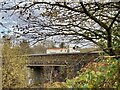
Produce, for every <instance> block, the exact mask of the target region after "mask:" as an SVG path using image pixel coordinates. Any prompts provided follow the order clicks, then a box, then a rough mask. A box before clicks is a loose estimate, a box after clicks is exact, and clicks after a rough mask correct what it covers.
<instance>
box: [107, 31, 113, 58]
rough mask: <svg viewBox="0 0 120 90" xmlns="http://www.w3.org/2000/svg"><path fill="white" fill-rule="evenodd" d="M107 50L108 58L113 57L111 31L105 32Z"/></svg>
mask: <svg viewBox="0 0 120 90" xmlns="http://www.w3.org/2000/svg"><path fill="white" fill-rule="evenodd" d="M107 34H108V35H107V48H108V53H109V55H110V56H112V55H114V54H115V53H114V51H113V47H112V31H111V29H109V30H107Z"/></svg>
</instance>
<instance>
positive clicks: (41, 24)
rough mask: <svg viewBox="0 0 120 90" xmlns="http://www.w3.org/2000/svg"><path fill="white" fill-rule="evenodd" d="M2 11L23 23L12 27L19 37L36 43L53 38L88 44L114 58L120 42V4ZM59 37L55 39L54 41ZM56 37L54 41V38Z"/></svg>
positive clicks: (23, 5) (26, 5)
mask: <svg viewBox="0 0 120 90" xmlns="http://www.w3.org/2000/svg"><path fill="white" fill-rule="evenodd" d="M5 5H6V2H5V3H4V4H3V6H2V8H1V10H2V11H9V10H11V11H13V13H12V15H14V14H16V13H17V14H18V17H19V18H20V19H21V20H23V21H24V22H26V24H25V25H22V26H21V24H19V25H16V26H14V32H15V33H17V34H19V36H20V37H21V36H23V35H24V36H28V35H29V37H30V38H31V39H33V40H36V41H37V42H38V41H41V40H44V39H48V38H51V37H55V39H57V40H59V39H60V38H63V39H65V41H71V42H79V43H80V42H81V41H83V40H87V41H90V42H92V43H94V44H96V45H97V46H99V47H100V48H101V49H102V50H103V51H104V52H106V53H107V54H109V55H115V54H117V53H116V51H117V50H118V49H119V46H120V44H119V42H120V25H119V22H120V19H119V18H120V15H119V13H120V2H104V3H100V2H82V1H81V2H54V1H53V2H38V1H34V2H32V1H29V2H24V1H22V2H18V3H17V4H15V5H12V6H11V7H5ZM58 36H59V37H58ZM56 37H57V38H56Z"/></svg>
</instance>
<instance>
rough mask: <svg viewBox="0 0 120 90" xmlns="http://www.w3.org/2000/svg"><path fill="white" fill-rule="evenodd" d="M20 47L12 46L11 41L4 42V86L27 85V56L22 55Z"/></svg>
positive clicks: (17, 86) (16, 86)
mask: <svg viewBox="0 0 120 90" xmlns="http://www.w3.org/2000/svg"><path fill="white" fill-rule="evenodd" d="M20 53H21V52H20V47H18V46H16V47H12V44H11V43H10V42H9V43H8V42H6V43H4V46H3V50H2V55H3V67H2V73H3V75H2V85H3V88H14V87H15V88H19V87H25V86H26V85H27V82H26V78H27V77H26V75H27V68H26V59H27V57H26V56H25V57H23V56H20V55H21V54H20Z"/></svg>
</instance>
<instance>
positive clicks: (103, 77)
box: [47, 59, 120, 89]
mask: <svg viewBox="0 0 120 90" xmlns="http://www.w3.org/2000/svg"><path fill="white" fill-rule="evenodd" d="M78 73H79V76H76V77H75V78H73V79H66V82H62V83H58V82H55V83H53V84H47V86H50V87H52V88H58V87H59V88H118V89H120V87H119V83H118V78H119V77H118V60H116V59H107V60H101V61H99V62H91V63H89V64H88V65H87V66H86V67H84V68H82V69H81V70H80V71H79V72H78Z"/></svg>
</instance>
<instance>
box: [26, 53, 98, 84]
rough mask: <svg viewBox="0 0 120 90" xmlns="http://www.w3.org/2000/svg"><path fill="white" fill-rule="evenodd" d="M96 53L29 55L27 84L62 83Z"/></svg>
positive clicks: (92, 58) (96, 54)
mask: <svg viewBox="0 0 120 90" xmlns="http://www.w3.org/2000/svg"><path fill="white" fill-rule="evenodd" d="M98 55H99V54H98V53H60V54H59V53H57V54H30V55H28V57H29V59H28V61H27V67H28V68H29V71H28V72H29V73H28V82H29V84H33V83H34V84H40V83H45V82H54V81H64V80H65V78H72V77H74V76H75V75H76V74H77V71H79V70H80V68H81V67H82V66H84V65H85V64H87V63H88V62H89V61H92V60H94V59H95V58H96V57H98Z"/></svg>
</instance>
